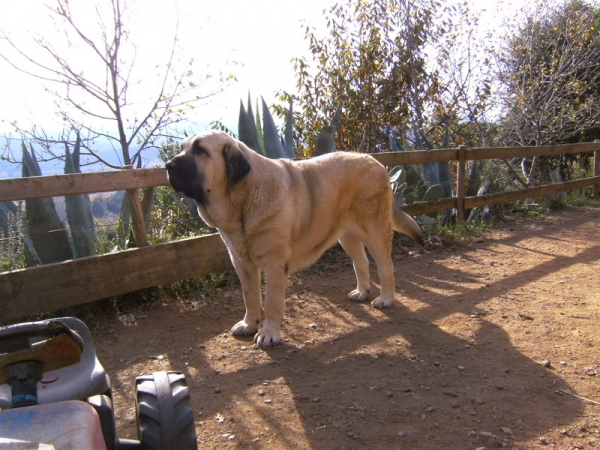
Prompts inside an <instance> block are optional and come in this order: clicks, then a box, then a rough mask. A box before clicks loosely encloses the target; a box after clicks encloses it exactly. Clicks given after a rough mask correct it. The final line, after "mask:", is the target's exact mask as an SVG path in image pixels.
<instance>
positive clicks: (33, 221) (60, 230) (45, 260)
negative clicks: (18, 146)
mask: <svg viewBox="0 0 600 450" xmlns="http://www.w3.org/2000/svg"><path fill="white" fill-rule="evenodd" d="M22 147H23V170H22V173H23V176H24V177H35V176H41V175H42V171H41V169H40V166H39V164H38V162H37V160H36V158H35V152H34V150H33V148H32V149H31V154H30V153H29V152H28V151H27V147H26V146H25V143H22ZM25 211H26V224H27V234H28V235H29V237H30V239H31V243H32V248H30V249H29V251H30V257H31V258H32V259H33V261H29V263H30V264H40V263H41V264H49V263H53V262H58V261H64V260H67V259H72V258H73V251H72V250H71V245H70V242H69V234H68V232H67V230H66V228H65V225H64V224H63V223H62V221H61V220H60V218H59V217H58V214H57V213H56V207H55V206H54V200H53V199H52V198H40V199H29V200H25Z"/></svg>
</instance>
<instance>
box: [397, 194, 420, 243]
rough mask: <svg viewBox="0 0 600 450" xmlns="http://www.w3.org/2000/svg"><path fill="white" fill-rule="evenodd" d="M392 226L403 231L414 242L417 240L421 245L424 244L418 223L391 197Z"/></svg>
mask: <svg viewBox="0 0 600 450" xmlns="http://www.w3.org/2000/svg"><path fill="white" fill-rule="evenodd" d="M392 226H393V227H394V230H396V231H398V232H400V233H404V234H406V235H408V236H410V237H411V238H413V240H414V241H415V242H417V243H418V244H419V245H420V246H421V247H423V246H424V243H423V233H421V228H420V227H419V224H418V223H417V222H416V221H415V219H413V218H412V217H411V216H409V215H408V214H406V213H405V212H404V211H402V210H401V209H400V207H399V206H398V205H397V204H396V200H394V199H393V198H392Z"/></svg>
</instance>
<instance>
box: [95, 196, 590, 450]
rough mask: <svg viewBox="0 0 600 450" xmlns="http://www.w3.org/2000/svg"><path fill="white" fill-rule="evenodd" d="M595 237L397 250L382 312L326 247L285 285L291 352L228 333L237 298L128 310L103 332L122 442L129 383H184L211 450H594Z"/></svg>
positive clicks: (506, 229)
mask: <svg viewBox="0 0 600 450" xmlns="http://www.w3.org/2000/svg"><path fill="white" fill-rule="evenodd" d="M599 231H600V207H598V206H591V207H586V208H584V209H577V210H574V209H569V210H563V211H559V212H553V213H551V214H548V215H543V216H538V217H533V218H531V217H529V218H522V217H507V218H504V219H502V220H501V221H500V222H499V223H497V224H496V225H494V227H493V228H491V229H489V230H488V231H485V232H483V233H482V234H481V235H480V236H477V237H470V238H466V239H464V241H463V242H461V243H458V244H453V245H450V244H442V243H440V242H439V240H437V239H435V238H432V239H430V242H429V244H428V246H427V249H428V252H427V253H425V252H419V251H418V250H417V249H416V248H415V247H414V246H412V244H411V243H410V242H409V241H406V240H404V239H402V238H400V237H398V238H397V241H396V243H395V244H396V245H395V248H394V261H395V267H396V289H397V303H396V305H395V306H394V308H392V309H389V310H384V311H379V310H376V309H374V308H372V307H371V306H370V305H369V304H368V303H354V302H351V301H348V300H347V299H346V294H347V293H348V292H349V291H350V290H351V289H353V286H354V284H353V283H354V274H353V271H352V266H351V263H350V260H349V258H348V257H346V256H345V255H343V253H342V252H341V251H334V252H333V253H330V254H328V255H327V256H326V260H327V261H325V262H321V263H318V264H317V265H316V266H313V268H312V269H310V270H306V271H304V272H302V273H300V274H299V275H295V276H293V277H292V278H291V279H290V286H289V290H288V295H287V300H286V316H285V322H284V325H283V338H284V339H285V342H284V343H283V344H282V345H280V346H278V347H275V348H271V349H268V350H266V351H265V350H259V349H254V348H253V345H252V339H251V338H236V337H234V336H232V335H231V334H230V333H229V328H230V327H231V326H232V325H233V324H234V323H236V322H237V321H238V320H240V319H241V318H242V316H243V311H244V309H243V302H242V297H241V292H240V290H239V288H236V287H235V286H234V287H225V288H220V289H216V290H214V291H213V293H212V295H211V296H210V297H209V298H204V299H194V297H193V296H192V297H191V298H188V299H186V300H185V301H184V300H181V299H179V300H174V299H168V298H162V299H161V300H159V301H158V302H155V303H154V304H152V305H151V306H145V307H135V309H133V310H130V311H127V312H124V313H123V314H122V315H120V316H119V321H118V323H112V324H110V325H108V326H104V327H100V328H98V329H97V330H95V331H94V337H95V342H96V345H97V352H98V356H99V358H100V360H101V362H102V363H103V364H104V366H105V368H106V370H107V372H108V373H109V374H110V376H111V378H112V381H113V383H114V393H115V401H116V409H117V416H118V426H119V431H118V432H119V436H120V437H122V438H125V437H129V438H135V437H136V425H135V410H134V403H135V400H134V397H135V389H134V380H135V377H136V376H137V375H141V374H144V373H149V372H152V371H157V370H179V371H182V372H183V373H184V374H185V375H186V377H187V380H188V385H189V388H190V392H191V398H192V405H193V408H194V411H195V416H196V431H197V434H198V443H199V446H200V447H201V448H219V449H237V448H242V449H278V450H279V449H295V450H297V449H327V450H330V449H355V448H365V449H436V450H437V449H461V450H462V449H484V448H485V449H492V448H514V449H541V448H556V449H592V448H600V420H599V419H600V403H598V402H600V389H599V386H598V385H599V381H600V327H599V319H600V317H599V316H600V232H599ZM400 244H403V245H404V246H405V247H404V248H402V247H401V246H400ZM332 259H333V260H334V261H335V260H338V261H339V262H338V263H337V264H332V263H331V260H332ZM372 269H373V270H372V273H373V281H374V288H375V289H374V292H373V293H374V294H376V293H377V287H378V286H377V276H376V272H375V270H374V267H373V265H372ZM590 400H591V401H590ZM592 401H595V402H596V403H593V402H592Z"/></svg>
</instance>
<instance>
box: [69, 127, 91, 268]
mask: <svg viewBox="0 0 600 450" xmlns="http://www.w3.org/2000/svg"><path fill="white" fill-rule="evenodd" d="M80 148H81V140H80V139H79V133H78V134H77V139H76V141H75V147H74V148H73V154H71V152H70V151H69V146H68V145H67V144H66V143H65V174H72V173H81V168H80V166H79V155H80ZM65 206H66V209H67V219H68V223H69V228H70V229H71V240H72V242H73V255H74V256H75V258H81V257H84V256H92V255H95V254H96V228H95V226H94V217H93V216H92V203H91V201H90V197H89V195H88V194H78V195H69V196H66V197H65Z"/></svg>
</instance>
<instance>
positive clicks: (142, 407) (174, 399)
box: [135, 372, 198, 450]
mask: <svg viewBox="0 0 600 450" xmlns="http://www.w3.org/2000/svg"><path fill="white" fill-rule="evenodd" d="M135 393H136V403H135V409H136V415H137V428H138V439H139V440H140V442H141V444H142V448H143V449H148V450H150V449H151V450H188V449H194V450H195V449H197V448H198V442H197V440H196V428H195V426H194V412H193V411H192V406H191V403H190V392H189V390H188V387H187V383H186V381H185V376H184V375H183V374H182V373H181V372H155V373H153V374H152V375H144V376H141V377H137V378H136V381H135Z"/></svg>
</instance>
